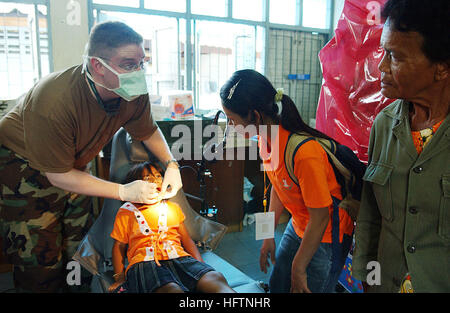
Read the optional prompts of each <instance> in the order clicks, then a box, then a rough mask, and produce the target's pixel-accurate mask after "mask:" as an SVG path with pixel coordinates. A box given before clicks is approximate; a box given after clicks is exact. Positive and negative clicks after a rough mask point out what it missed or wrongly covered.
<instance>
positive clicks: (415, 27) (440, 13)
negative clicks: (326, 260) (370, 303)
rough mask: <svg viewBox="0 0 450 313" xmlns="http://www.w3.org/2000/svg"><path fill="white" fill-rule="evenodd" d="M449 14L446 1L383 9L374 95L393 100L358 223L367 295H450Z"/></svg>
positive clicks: (378, 125)
mask: <svg viewBox="0 0 450 313" xmlns="http://www.w3.org/2000/svg"><path fill="white" fill-rule="evenodd" d="M448 12H449V1H448V0H436V1H432V2H426V1H421V0H397V1H392V0H389V1H388V2H387V4H386V5H385V7H384V9H383V17H384V18H385V19H386V23H385V25H384V28H383V34H382V37H381V46H382V47H383V48H384V50H385V55H384V57H383V60H382V61H381V63H380V65H379V69H380V71H381V88H382V90H381V92H382V94H383V95H384V96H386V97H388V98H395V99H399V100H397V101H395V102H394V103H392V104H391V105H389V106H388V107H386V108H385V109H384V110H383V111H382V112H380V113H379V114H378V116H377V117H376V119H375V122H374V124H373V127H372V131H371V135H370V142H369V164H368V168H367V171H366V174H365V177H364V180H365V183H364V188H363V196H362V202H361V208H360V212H359V216H358V219H357V222H356V230H355V238H356V239H355V240H356V244H355V252H354V257H353V275H354V276H355V277H356V278H357V279H360V280H362V281H367V283H368V284H369V285H370V284H372V286H370V287H369V288H368V290H369V291H379V292H399V291H400V290H409V291H414V292H450V117H449V107H450V105H449V102H450V88H449V77H450V73H449V72H450V69H449V64H450V62H449V60H450V57H449V53H450V47H449V38H450V34H449V30H450V25H449V17H448ZM371 261H377V262H378V263H371V264H369V262H371ZM368 264H369V266H368ZM374 264H375V265H376V264H378V265H379V268H377V267H373V266H374ZM378 269H379V272H378V273H379V274H380V277H379V278H381V279H377V277H376V275H377V272H376V271H377V270H378ZM368 274H369V275H368ZM368 278H369V279H368ZM374 283H375V284H374Z"/></svg>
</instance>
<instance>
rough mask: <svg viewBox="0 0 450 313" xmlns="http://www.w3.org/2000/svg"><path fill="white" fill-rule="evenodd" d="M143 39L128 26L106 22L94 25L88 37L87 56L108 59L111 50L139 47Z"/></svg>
mask: <svg viewBox="0 0 450 313" xmlns="http://www.w3.org/2000/svg"><path fill="white" fill-rule="evenodd" d="M142 42H143V38H142V36H141V35H139V34H138V33H137V32H135V31H134V30H133V29H132V28H131V27H130V26H128V25H126V24H125V23H122V22H118V21H107V22H102V23H99V24H97V25H95V26H94V27H93V28H92V30H91V33H90V35H89V41H88V45H87V53H88V55H89V56H97V57H110V56H111V50H112V49H115V48H119V47H122V46H124V45H129V44H136V45H141V44H142Z"/></svg>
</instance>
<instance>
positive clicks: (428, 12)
mask: <svg viewBox="0 0 450 313" xmlns="http://www.w3.org/2000/svg"><path fill="white" fill-rule="evenodd" d="M381 16H382V18H383V19H384V20H387V19H389V23H390V24H391V25H392V26H393V28H394V29H395V30H396V31H400V32H417V33H419V34H420V35H422V37H423V44H422V51H423V53H424V54H425V56H426V57H427V58H428V59H429V60H430V61H431V62H433V63H438V62H447V63H448V62H449V60H450V43H449V38H450V33H449V32H450V1H449V0H431V1H424V0H388V1H387V2H386V4H385V5H384V7H383V10H382V12H381Z"/></svg>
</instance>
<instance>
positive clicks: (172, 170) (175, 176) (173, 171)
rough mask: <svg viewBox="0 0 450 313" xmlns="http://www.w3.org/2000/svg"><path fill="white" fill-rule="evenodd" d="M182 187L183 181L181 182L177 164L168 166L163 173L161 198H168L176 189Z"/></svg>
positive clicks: (175, 192) (173, 194)
mask: <svg viewBox="0 0 450 313" xmlns="http://www.w3.org/2000/svg"><path fill="white" fill-rule="evenodd" d="M181 187H183V183H182V182H181V174H180V169H179V168H178V166H172V165H170V164H169V166H168V167H167V169H166V172H165V174H164V180H163V183H162V186H161V194H160V198H161V199H170V198H172V197H173V196H175V195H176V194H177V192H178V190H180V189H181Z"/></svg>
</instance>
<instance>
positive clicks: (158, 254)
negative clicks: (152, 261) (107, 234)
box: [111, 201, 190, 270]
mask: <svg viewBox="0 0 450 313" xmlns="http://www.w3.org/2000/svg"><path fill="white" fill-rule="evenodd" d="M165 203H166V204H167V227H168V230H167V231H166V232H165V233H166V237H164V238H160V235H159V233H158V229H159V225H158V221H159V216H160V214H161V211H162V208H163V205H164V204H163V203H161V204H160V205H154V206H148V205H145V206H141V207H140V208H139V209H138V210H139V213H142V215H143V217H144V218H145V221H146V222H147V224H148V226H149V227H150V229H151V231H152V232H153V233H152V234H151V235H144V234H143V233H142V231H141V229H140V227H139V225H138V221H137V218H136V216H135V214H134V212H133V211H130V210H128V209H126V208H125V207H126V206H127V204H129V203H125V204H124V205H123V206H122V207H121V208H120V209H119V211H118V212H117V215H116V220H115V222H114V228H113V231H112V233H111V237H112V238H114V239H115V240H117V241H120V242H122V243H125V244H127V245H128V250H127V258H128V263H129V266H128V268H127V270H128V269H129V268H130V267H131V266H132V265H133V264H136V263H139V262H143V261H144V260H145V258H146V256H147V250H146V248H148V247H156V251H155V252H154V253H155V258H156V259H157V260H168V259H170V258H169V256H168V254H167V251H166V250H165V249H164V245H163V241H170V242H171V244H172V247H173V248H174V249H175V250H176V252H177V254H178V257H183V256H188V255H190V254H189V253H187V252H186V251H185V250H184V249H183V247H182V245H181V236H180V234H179V232H178V227H179V225H180V223H182V222H183V221H184V219H185V216H184V214H183V211H182V210H181V208H180V207H179V206H178V204H176V203H173V202H170V201H166V202H165ZM161 237H162V236H161Z"/></svg>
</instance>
